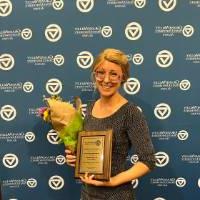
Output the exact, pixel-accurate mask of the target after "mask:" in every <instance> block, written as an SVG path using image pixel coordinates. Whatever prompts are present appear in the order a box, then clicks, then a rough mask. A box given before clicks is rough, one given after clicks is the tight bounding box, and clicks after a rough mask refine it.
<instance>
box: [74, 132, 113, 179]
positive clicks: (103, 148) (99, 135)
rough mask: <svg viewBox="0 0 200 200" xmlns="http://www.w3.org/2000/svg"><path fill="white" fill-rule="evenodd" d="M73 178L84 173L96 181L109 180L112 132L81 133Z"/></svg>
mask: <svg viewBox="0 0 200 200" xmlns="http://www.w3.org/2000/svg"><path fill="white" fill-rule="evenodd" d="M76 156H77V157H76V168H75V178H79V177H80V176H83V175H84V174H85V173H86V172H87V173H89V174H93V175H94V179H96V180H109V179H110V175H111V160H112V130H107V131H82V132H80V133H79V136H78V144H77V155H76Z"/></svg>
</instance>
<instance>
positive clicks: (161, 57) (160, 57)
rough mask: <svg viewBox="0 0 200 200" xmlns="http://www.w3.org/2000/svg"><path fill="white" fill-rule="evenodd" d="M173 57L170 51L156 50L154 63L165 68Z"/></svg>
mask: <svg viewBox="0 0 200 200" xmlns="http://www.w3.org/2000/svg"><path fill="white" fill-rule="evenodd" d="M173 59H174V58H173V55H172V53H171V52H170V51H168V50H162V51H160V52H158V54H157V56H156V63H157V64H158V66H160V67H163V68H165V67H169V66H170V65H171V64H172V62H173Z"/></svg>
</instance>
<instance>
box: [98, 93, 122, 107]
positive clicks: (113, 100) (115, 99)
mask: <svg viewBox="0 0 200 200" xmlns="http://www.w3.org/2000/svg"><path fill="white" fill-rule="evenodd" d="M124 100H125V98H124V97H122V96H121V94H119V93H115V94H114V95H113V96H109V97H104V96H101V97H100V99H99V104H100V106H113V105H116V104H119V103H120V102H121V101H124Z"/></svg>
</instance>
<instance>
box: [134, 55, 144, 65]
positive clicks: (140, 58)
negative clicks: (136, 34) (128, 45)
mask: <svg viewBox="0 0 200 200" xmlns="http://www.w3.org/2000/svg"><path fill="white" fill-rule="evenodd" d="M143 61H144V57H143V55H142V54H140V53H136V54H134V55H133V63H134V64H135V65H141V64H142V63H143Z"/></svg>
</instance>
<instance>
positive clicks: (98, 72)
mask: <svg viewBox="0 0 200 200" xmlns="http://www.w3.org/2000/svg"><path fill="white" fill-rule="evenodd" d="M97 74H99V75H104V74H105V72H104V71H97Z"/></svg>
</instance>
